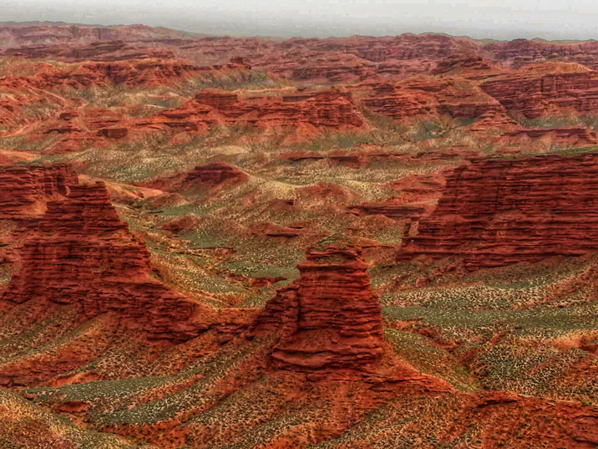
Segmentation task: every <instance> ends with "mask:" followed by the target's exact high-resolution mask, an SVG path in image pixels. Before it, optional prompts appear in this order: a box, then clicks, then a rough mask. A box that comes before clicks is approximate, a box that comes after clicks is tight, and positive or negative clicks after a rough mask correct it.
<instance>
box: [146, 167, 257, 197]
mask: <svg viewBox="0 0 598 449" xmlns="http://www.w3.org/2000/svg"><path fill="white" fill-rule="evenodd" d="M246 180H247V174H246V173H245V172H244V171H242V170H240V169H238V168H237V167H235V166H233V165H230V164H227V163H225V162H215V163H213V164H207V165H198V166H197V167H195V168H193V169H192V170H190V171H188V172H186V173H181V174H179V175H174V176H172V177H170V178H163V179H157V180H155V181H149V182H147V183H143V185H146V186H148V187H152V188H154V189H159V190H164V191H167V192H182V191H186V190H193V189H210V188H215V187H221V188H222V187H227V186H228V187H230V186H233V185H236V184H239V183H243V182H245V181H246Z"/></svg>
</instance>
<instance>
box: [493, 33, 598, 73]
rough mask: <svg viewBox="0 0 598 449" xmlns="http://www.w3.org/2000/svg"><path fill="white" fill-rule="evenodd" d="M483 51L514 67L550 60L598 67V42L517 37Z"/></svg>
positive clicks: (496, 59) (494, 58)
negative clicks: (565, 42) (561, 42)
mask: <svg viewBox="0 0 598 449" xmlns="http://www.w3.org/2000/svg"><path fill="white" fill-rule="evenodd" d="M483 52H484V53H487V54H490V55H491V58H492V59H493V60H495V61H497V62H501V63H503V64H505V65H508V66H511V67H514V68H518V67H522V66H524V65H526V64H530V63H533V62H542V61H550V60H553V61H554V60H559V61H569V62H575V63H578V64H583V65H586V66H588V67H592V68H597V67H598V42H579V43H571V44H559V43H554V42H546V41H542V40H527V39H515V40H512V41H506V42H497V43H494V44H489V45H486V46H484V47H483Z"/></svg>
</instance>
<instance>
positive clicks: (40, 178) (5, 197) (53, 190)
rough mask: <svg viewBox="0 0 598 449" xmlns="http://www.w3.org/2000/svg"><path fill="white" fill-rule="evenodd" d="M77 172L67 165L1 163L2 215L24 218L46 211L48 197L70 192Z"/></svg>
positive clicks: (0, 198)
mask: <svg viewBox="0 0 598 449" xmlns="http://www.w3.org/2000/svg"><path fill="white" fill-rule="evenodd" d="M76 184H78V180H77V175H76V174H75V172H74V171H73V170H72V169H71V168H70V167H69V166H67V165H58V164H56V165H34V166H17V165H10V166H5V167H0V219H1V218H11V219H15V218H22V217H23V216H25V215H27V214H29V213H31V212H34V211H33V210H32V209H39V211H42V209H43V205H41V204H38V203H41V202H43V201H44V200H45V199H48V198H52V197H55V196H57V195H59V196H66V195H67V194H68V193H69V192H70V187H69V186H72V185H76Z"/></svg>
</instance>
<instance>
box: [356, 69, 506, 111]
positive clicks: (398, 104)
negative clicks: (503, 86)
mask: <svg viewBox="0 0 598 449" xmlns="http://www.w3.org/2000/svg"><path fill="white" fill-rule="evenodd" d="M363 104H364V105H365V106H366V107H368V108H370V109H371V110H372V111H374V112H377V113H379V114H383V115H386V116H388V117H391V118H392V119H394V120H398V121H410V120H413V119H425V118H434V117H438V116H442V115H449V116H450V117H453V118H468V119H476V118H480V117H482V116H486V115H492V116H496V115H504V113H505V110H504V108H503V107H502V106H501V104H500V103H499V102H498V101H497V100H496V99H494V98H492V97H491V96H489V95H487V94H485V93H484V92H483V91H482V90H480V89H479V88H478V87H477V86H476V85H475V84H473V83H471V82H469V81H467V80H464V79H459V78H451V77H444V78H437V79H435V78H425V77H418V78H412V79H409V80H407V81H404V82H397V83H383V84H379V85H375V86H374V88H373V92H372V94H371V95H370V96H369V97H366V98H364V100H363Z"/></svg>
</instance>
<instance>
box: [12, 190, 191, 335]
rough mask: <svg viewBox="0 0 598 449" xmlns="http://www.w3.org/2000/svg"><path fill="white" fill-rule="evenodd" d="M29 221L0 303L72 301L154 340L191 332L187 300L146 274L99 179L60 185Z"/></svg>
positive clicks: (142, 256) (143, 258) (142, 252)
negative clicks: (64, 188) (59, 195)
mask: <svg viewBox="0 0 598 449" xmlns="http://www.w3.org/2000/svg"><path fill="white" fill-rule="evenodd" d="M29 226H30V229H29V230H27V240H26V241H25V243H24V246H23V248H22V250H21V260H22V267H21V270H20V271H19V272H18V273H16V274H15V275H13V277H12V279H11V281H10V283H9V285H8V287H7V289H6V291H5V292H4V294H3V295H2V297H1V300H2V301H4V302H8V303H13V304H20V303H24V302H27V301H29V300H31V299H33V298H39V297H41V298H44V299H45V300H47V301H49V302H51V303H58V304H74V303H76V304H79V305H80V306H81V308H82V313H83V314H84V315H85V316H86V317H87V318H92V317H94V316H96V315H99V314H102V313H108V312H113V313H115V314H116V315H117V316H119V317H121V318H122V322H123V324H124V325H125V326H126V327H127V328H135V329H139V330H141V331H144V332H146V333H147V334H148V336H149V337H150V338H154V339H169V340H174V341H176V340H185V339H188V338H190V336H191V335H194V333H193V332H195V334H196V333H197V326H194V325H190V324H189V319H190V317H191V314H192V312H193V305H192V304H191V303H188V302H186V301H185V299H184V298H183V297H182V296H181V295H179V294H177V293H175V292H173V291H172V290H170V289H169V288H168V287H166V286H164V285H163V284H162V283H160V282H158V281H157V280H155V279H153V278H152V277H151V276H150V273H151V267H150V263H149V259H150V255H149V252H148V251H147V249H146V248H145V246H144V245H143V244H142V243H140V242H139V241H137V240H136V239H135V238H134V237H133V236H132V235H131V234H130V233H129V232H128V229H127V225H126V223H123V222H121V221H120V219H119V217H118V214H117V213H116V210H115V209H114V207H112V205H111V204H110V201H109V199H108V192H107V191H106V187H105V186H104V185H103V184H102V183H98V184H95V185H89V186H86V185H75V184H73V185H70V186H68V193H67V196H66V197H65V198H63V199H60V200H56V201H50V202H49V203H48V204H47V211H46V213H45V214H44V215H43V217H42V218H41V219H40V220H39V221H33V222H32V223H30V224H29ZM190 332H191V334H190Z"/></svg>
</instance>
